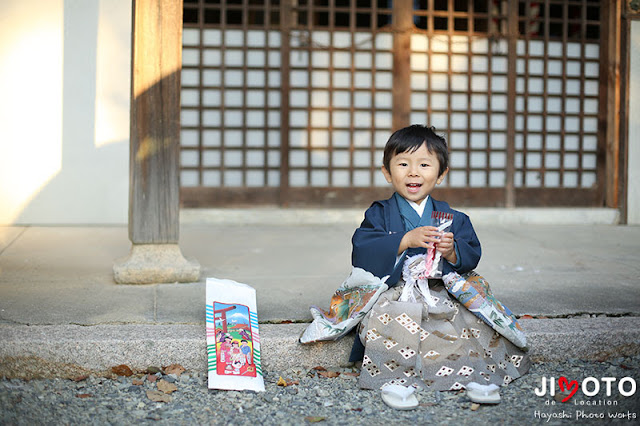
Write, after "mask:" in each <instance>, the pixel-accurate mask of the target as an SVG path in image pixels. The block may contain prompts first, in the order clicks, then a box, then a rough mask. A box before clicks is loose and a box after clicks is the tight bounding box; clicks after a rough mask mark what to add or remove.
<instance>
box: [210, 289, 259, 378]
mask: <svg viewBox="0 0 640 426" xmlns="http://www.w3.org/2000/svg"><path fill="white" fill-rule="evenodd" d="M205 298H206V308H207V309H206V312H207V321H206V324H207V327H206V328H207V355H208V366H209V367H208V371H209V389H227V390H253V391H264V379H263V376H262V366H261V364H260V334H259V331H258V311H257V307H256V291H255V289H254V288H253V287H251V286H249V285H247V284H242V283H238V282H235V281H231V280H221V279H217V278H207V289H206V296H205Z"/></svg>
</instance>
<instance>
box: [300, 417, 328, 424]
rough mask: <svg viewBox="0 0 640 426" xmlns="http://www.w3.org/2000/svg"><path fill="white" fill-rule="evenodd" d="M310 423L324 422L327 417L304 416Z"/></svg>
mask: <svg viewBox="0 0 640 426" xmlns="http://www.w3.org/2000/svg"><path fill="white" fill-rule="evenodd" d="M304 419H305V420H306V421H308V422H309V423H320V422H324V421H325V420H326V419H327V418H326V417H322V416H308V417H305V418H304Z"/></svg>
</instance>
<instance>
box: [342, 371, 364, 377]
mask: <svg viewBox="0 0 640 426" xmlns="http://www.w3.org/2000/svg"><path fill="white" fill-rule="evenodd" d="M342 374H344V375H345V376H352V377H358V376H359V375H360V373H355V372H352V371H348V372H346V373H342Z"/></svg>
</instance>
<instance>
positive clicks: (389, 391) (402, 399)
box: [382, 385, 418, 410]
mask: <svg viewBox="0 0 640 426" xmlns="http://www.w3.org/2000/svg"><path fill="white" fill-rule="evenodd" d="M415 390H416V389H415V388H414V387H405V386H400V385H386V386H385V387H383V388H382V400H383V401H384V403H385V404H387V405H388V406H389V407H391V408H394V409H396V410H413V409H414V408H416V407H417V406H418V398H416V396H415V395H414V394H413V393H414V392H415Z"/></svg>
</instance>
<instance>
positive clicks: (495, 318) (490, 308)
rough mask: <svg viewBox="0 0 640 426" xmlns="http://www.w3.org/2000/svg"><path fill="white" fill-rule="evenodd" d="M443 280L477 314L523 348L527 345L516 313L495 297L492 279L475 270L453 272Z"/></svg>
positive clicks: (461, 301)
mask: <svg viewBox="0 0 640 426" xmlns="http://www.w3.org/2000/svg"><path fill="white" fill-rule="evenodd" d="M442 280H443V281H444V285H445V287H446V289H447V291H448V292H449V293H450V294H451V295H453V296H454V297H455V298H456V299H458V301H459V302H460V303H462V304H463V305H464V306H465V307H466V308H467V309H469V310H470V311H471V312H472V313H473V314H474V315H475V316H477V317H478V318H480V319H482V320H483V321H484V322H486V323H487V324H488V325H489V326H491V328H493V329H494V330H495V331H497V332H498V333H500V334H501V335H503V336H504V337H506V338H507V339H508V340H509V341H510V342H511V343H513V344H514V345H516V346H517V347H519V348H521V349H527V337H526V336H525V334H524V331H523V330H522V327H520V324H519V323H518V320H517V319H516V316H515V315H514V314H513V313H512V312H511V310H510V309H509V308H507V307H506V306H504V305H503V304H502V303H500V301H499V300H498V299H496V298H495V296H494V295H493V293H492V292H491V288H490V287H489V283H488V282H487V281H486V280H485V279H484V278H483V277H481V276H480V275H478V274H476V273H475V272H473V271H472V272H469V273H466V274H464V275H462V276H461V275H459V274H458V273H456V272H451V273H449V274H447V275H445V276H444V277H443V278H442Z"/></svg>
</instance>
